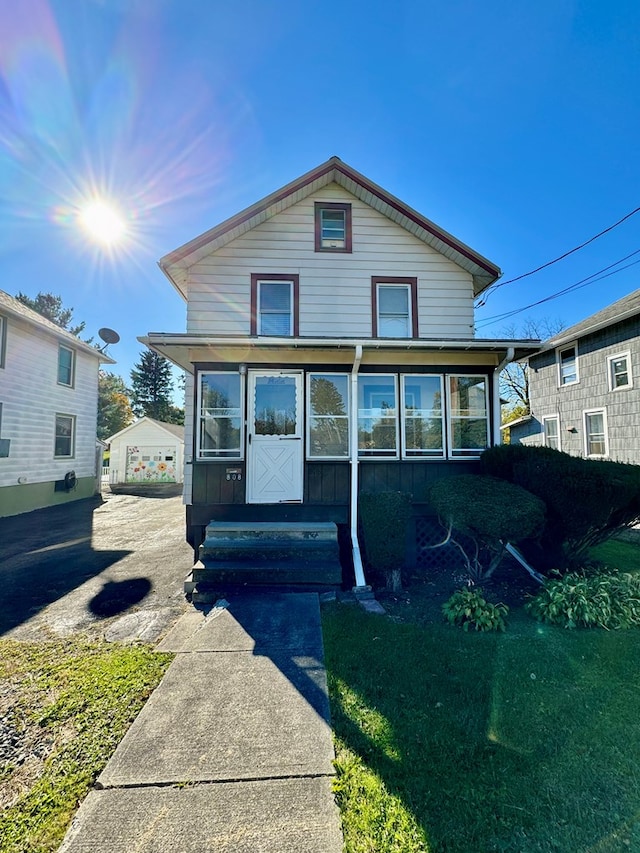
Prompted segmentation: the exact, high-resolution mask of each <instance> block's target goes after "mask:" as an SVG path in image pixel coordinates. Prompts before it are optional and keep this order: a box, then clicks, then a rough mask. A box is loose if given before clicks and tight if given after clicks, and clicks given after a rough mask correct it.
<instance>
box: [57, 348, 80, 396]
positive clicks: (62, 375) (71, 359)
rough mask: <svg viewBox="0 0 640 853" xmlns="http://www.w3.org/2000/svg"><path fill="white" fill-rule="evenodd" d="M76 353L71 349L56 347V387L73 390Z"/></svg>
mask: <svg viewBox="0 0 640 853" xmlns="http://www.w3.org/2000/svg"><path fill="white" fill-rule="evenodd" d="M75 366H76V353H75V350H73V349H71V347H65V346H63V344H60V346H59V347H58V385H66V386H67V387H68V388H73V383H74V379H75V375H74V374H75Z"/></svg>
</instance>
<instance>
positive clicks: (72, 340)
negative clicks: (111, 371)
mask: <svg viewBox="0 0 640 853" xmlns="http://www.w3.org/2000/svg"><path fill="white" fill-rule="evenodd" d="M101 362H103V363H107V364H114V363H115V362H114V361H113V359H111V358H109V357H108V356H105V355H103V354H102V353H101V352H99V351H98V350H97V349H96V348H95V347H93V346H91V345H89V344H86V343H84V342H83V341H81V340H80V339H79V338H76V337H75V336H74V335H72V334H70V333H69V332H66V331H64V329H61V328H60V327H59V326H57V325H56V324H55V323H52V322H50V321H49V320H46V319H45V318H44V317H42V316H41V315H40V314H38V313H37V312H36V311H32V310H31V309H30V308H27V307H26V306H25V305H23V304H22V303H21V302H19V301H18V300H17V299H14V297H13V296H10V295H9V294H8V293H5V292H4V291H2V290H0V517H1V516H9V515H18V514H19V513H22V512H29V511H30V510H33V509H40V508H42V507H46V506H51V505H53V504H59V503H67V502H69V501H75V500H78V499H79V498H87V497H90V496H91V495H93V494H95V493H96V483H97V482H98V480H97V468H96V465H97V455H96V424H97V412H98V369H99V366H100V363H101Z"/></svg>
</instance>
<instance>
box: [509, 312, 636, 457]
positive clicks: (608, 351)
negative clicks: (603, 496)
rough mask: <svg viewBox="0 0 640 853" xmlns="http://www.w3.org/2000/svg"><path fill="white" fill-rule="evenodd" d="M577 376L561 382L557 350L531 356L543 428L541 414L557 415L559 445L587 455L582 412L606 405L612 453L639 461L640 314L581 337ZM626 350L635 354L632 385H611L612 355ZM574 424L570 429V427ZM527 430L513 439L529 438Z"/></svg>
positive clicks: (535, 410)
mask: <svg viewBox="0 0 640 853" xmlns="http://www.w3.org/2000/svg"><path fill="white" fill-rule="evenodd" d="M577 346H578V376H579V381H578V382H577V383H575V384H572V385H567V386H564V387H559V386H558V367H557V363H556V351H555V350H553V351H550V352H546V353H541V354H540V355H538V356H534V357H533V358H531V360H530V366H531V376H530V380H531V409H532V415H533V416H534V418H535V419H536V421H537V422H538V430H537V432H538V434H540V433H541V430H542V418H543V417H546V416H548V415H555V414H557V415H559V418H560V443H561V450H563V451H565V453H571V454H572V455H574V456H583V455H584V440H585V436H584V417H583V414H584V411H585V410H592V409H606V413H607V414H606V417H607V427H608V429H607V431H608V438H609V458H610V459H614V460H617V461H619V462H633V463H634V464H640V319H639V318H635V319H632V320H627V321H625V322H624V323H618V324H617V325H615V326H611V327H609V328H608V329H602V330H600V331H599V332H596V333H594V334H593V335H588V336H585V337H584V338H581V339H579V340H578V341H577ZM623 352H629V353H630V356H631V371H632V377H633V380H632V381H633V386H632V387H631V388H629V389H619V390H616V391H610V390H609V377H608V358H609V357H610V356H613V355H618V354H620V353H623ZM570 427H571V428H572V429H571V431H570V430H569V428H570ZM527 432H529V434H530V431H526V430H523V431H520V430H519V429H518V428H515V429H514V430H513V431H512V438H513V440H514V441H518V440H522V439H525V440H524V441H522V443H531V438H529V440H528V441H526V438H525V437H526V436H527Z"/></svg>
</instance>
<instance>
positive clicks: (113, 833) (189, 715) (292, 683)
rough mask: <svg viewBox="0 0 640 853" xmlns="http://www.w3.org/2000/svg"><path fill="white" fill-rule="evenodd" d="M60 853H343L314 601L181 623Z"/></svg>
mask: <svg viewBox="0 0 640 853" xmlns="http://www.w3.org/2000/svg"><path fill="white" fill-rule="evenodd" d="M158 648H159V650H161V651H173V652H177V656H176V659H175V660H174V661H173V663H172V664H171V666H170V667H169V669H168V671H167V673H166V675H165V677H164V679H163V680H162V682H161V684H160V685H159V686H158V688H157V689H156V690H155V692H154V693H153V695H152V696H151V698H150V699H149V701H148V702H147V704H146V705H145V707H144V708H143V709H142V711H141V712H140V714H139V716H138V717H137V719H136V720H135V722H134V723H133V725H132V726H131V728H130V729H129V731H128V732H127V734H126V735H125V737H124V739H123V740H122V742H121V743H120V745H119V746H118V748H117V750H116V752H115V754H114V755H113V757H112V759H111V760H110V761H109V763H108V764H107V766H106V767H105V769H104V771H103V773H102V774H101V775H100V777H99V779H98V782H97V785H96V790H94V791H92V792H91V793H90V794H89V795H88V796H87V798H86V799H85V801H84V803H83V804H82V806H81V807H80V809H79V811H78V814H77V815H76V818H75V820H74V822H73V825H72V826H71V828H70V830H69V832H68V833H67V836H66V838H65V840H64V842H63V844H62V847H61V848H60V853H95V851H96V850H100V851H101V853H132V851H136V853H205V851H212V853H232V851H233V853H263V851H264V853H267V851H269V853H272V851H278V853H298V852H299V851H300V853H302V851H304V853H340V851H341V850H342V835H341V831H340V821H339V815H338V811H337V808H336V805H335V803H334V799H333V794H332V791H331V779H332V776H333V765H332V760H333V745H332V741H331V730H330V726H329V703H328V696H327V685H326V675H325V670H324V664H323V649H322V633H321V627H320V608H319V603H318V596H317V595H316V594H315V593H292V594H269V595H263V596H259V595H256V596H249V595H244V594H242V595H239V596H238V597H237V598H233V600H232V601H231V602H230V603H229V605H228V606H227V607H224V606H223V607H220V606H217V607H215V608H213V609H212V610H211V611H210V612H209V613H208V614H207V615H206V616H205V615H204V614H202V613H199V612H197V611H190V612H188V613H187V614H185V615H184V616H183V617H182V618H181V619H180V620H179V621H178V622H177V623H176V625H175V627H174V628H173V630H172V631H171V632H170V634H169V635H168V636H167V637H166V638H165V639H164V640H163V642H162V643H161V644H160V646H159V647H158Z"/></svg>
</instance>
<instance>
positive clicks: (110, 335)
mask: <svg viewBox="0 0 640 853" xmlns="http://www.w3.org/2000/svg"><path fill="white" fill-rule="evenodd" d="M98 335H99V336H100V338H102V340H103V341H104V342H105V344H117V343H118V341H119V340H120V335H119V334H118V333H117V332H114V330H113V329H106V328H105V329H98Z"/></svg>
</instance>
